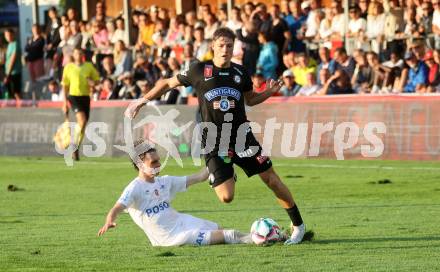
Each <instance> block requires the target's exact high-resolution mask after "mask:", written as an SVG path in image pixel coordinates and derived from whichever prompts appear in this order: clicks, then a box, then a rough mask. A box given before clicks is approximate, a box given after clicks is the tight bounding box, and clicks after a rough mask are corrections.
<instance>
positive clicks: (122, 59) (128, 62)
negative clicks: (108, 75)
mask: <svg viewBox="0 0 440 272" xmlns="http://www.w3.org/2000/svg"><path fill="white" fill-rule="evenodd" d="M113 60H114V63H115V72H114V75H115V76H116V77H118V76H120V75H122V74H123V73H124V72H128V71H131V69H132V67H133V59H132V57H131V52H129V51H128V50H127V47H126V46H125V43H124V42H123V41H122V40H118V41H117V42H116V43H115V49H114V51H113Z"/></svg>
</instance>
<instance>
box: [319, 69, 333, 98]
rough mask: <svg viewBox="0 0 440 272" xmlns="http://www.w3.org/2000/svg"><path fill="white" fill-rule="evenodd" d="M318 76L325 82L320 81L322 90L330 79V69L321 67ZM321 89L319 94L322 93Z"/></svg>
mask: <svg viewBox="0 0 440 272" xmlns="http://www.w3.org/2000/svg"><path fill="white" fill-rule="evenodd" d="M318 78H319V82H323V83H318V85H319V86H321V90H322V87H324V84H325V82H327V80H329V79H330V71H329V70H327V69H321V70H320V71H319V74H318ZM321 90H319V91H318V92H317V94H320V92H321Z"/></svg>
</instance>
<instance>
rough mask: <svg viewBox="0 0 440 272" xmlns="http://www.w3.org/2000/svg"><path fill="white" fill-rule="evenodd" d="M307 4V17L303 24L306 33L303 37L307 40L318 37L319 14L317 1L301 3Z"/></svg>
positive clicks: (311, 0)
mask: <svg viewBox="0 0 440 272" xmlns="http://www.w3.org/2000/svg"><path fill="white" fill-rule="evenodd" d="M304 3H309V7H308V8H309V9H310V10H309V12H308V15H307V20H306V22H305V27H306V32H305V36H306V37H308V38H312V37H315V36H316V35H318V30H319V22H320V20H319V18H318V16H319V13H320V12H321V9H320V6H319V0H310V1H309V2H303V4H304Z"/></svg>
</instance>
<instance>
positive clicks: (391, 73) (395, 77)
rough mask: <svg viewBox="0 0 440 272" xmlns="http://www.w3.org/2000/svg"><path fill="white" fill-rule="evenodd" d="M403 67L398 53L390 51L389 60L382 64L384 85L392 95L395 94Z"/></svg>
mask: <svg viewBox="0 0 440 272" xmlns="http://www.w3.org/2000/svg"><path fill="white" fill-rule="evenodd" d="M404 65H405V63H404V61H403V60H402V58H401V57H400V56H399V52H398V51H391V53H390V60H388V61H385V62H384V63H382V65H381V67H382V70H383V71H384V72H385V79H384V84H385V86H386V87H387V88H388V89H391V90H392V92H393V93H395V92H397V90H398V89H399V85H400V77H401V73H402V69H403V66H404Z"/></svg>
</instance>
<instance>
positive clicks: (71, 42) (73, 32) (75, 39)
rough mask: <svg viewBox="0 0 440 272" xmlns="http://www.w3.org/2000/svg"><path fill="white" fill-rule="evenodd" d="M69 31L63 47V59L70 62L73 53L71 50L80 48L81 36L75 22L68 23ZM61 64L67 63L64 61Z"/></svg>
mask: <svg viewBox="0 0 440 272" xmlns="http://www.w3.org/2000/svg"><path fill="white" fill-rule="evenodd" d="M69 29H70V32H69V33H70V34H69V38H68V39H67V41H66V44H65V45H64V47H63V55H64V58H68V59H69V60H70V58H71V56H72V53H73V49H75V48H81V45H82V34H81V32H80V31H79V25H78V23H77V21H75V20H73V21H70V22H69ZM63 63H67V61H64V62H63Z"/></svg>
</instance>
